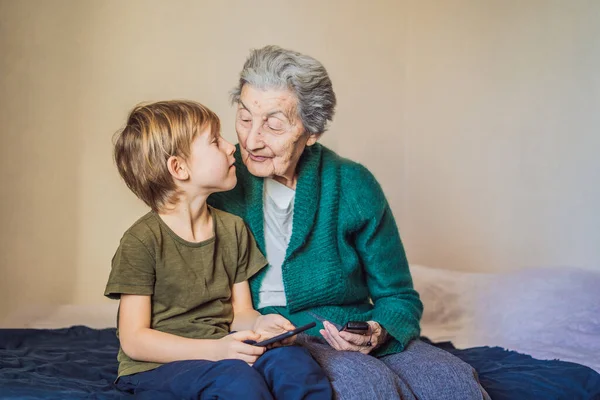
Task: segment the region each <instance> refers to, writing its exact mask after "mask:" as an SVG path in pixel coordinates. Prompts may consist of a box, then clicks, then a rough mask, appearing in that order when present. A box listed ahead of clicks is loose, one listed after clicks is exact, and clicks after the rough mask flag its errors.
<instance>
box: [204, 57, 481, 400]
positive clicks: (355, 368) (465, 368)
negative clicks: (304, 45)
mask: <svg viewBox="0 0 600 400" xmlns="http://www.w3.org/2000/svg"><path fill="white" fill-rule="evenodd" d="M231 99H232V103H233V104H234V105H235V106H236V107H237V116H236V122H235V127H236V131H237V135H238V139H239V145H238V146H239V147H238V149H237V151H236V154H235V156H236V160H237V162H236V167H237V177H238V184H237V186H236V188H235V189H233V190H231V191H229V192H226V193H219V194H215V195H213V196H212V197H211V199H210V200H209V202H210V203H212V204H213V205H215V206H216V207H218V208H221V209H223V210H226V211H229V212H231V213H233V214H236V215H239V216H241V217H242V218H243V219H244V220H245V221H246V223H247V224H248V225H249V227H250V229H251V230H252V232H253V233H254V236H255V238H256V241H257V242H258V244H259V247H260V249H261V250H262V251H263V253H265V254H266V256H267V259H268V261H269V266H268V267H267V268H265V269H263V270H262V271H261V272H259V273H258V274H257V275H255V276H254V278H253V279H252V280H251V281H250V286H251V290H252V298H253V302H254V305H255V307H256V308H257V309H258V310H259V311H261V312H262V313H279V314H281V315H283V316H284V317H286V318H288V319H289V320H290V321H291V322H292V323H294V324H295V325H304V324H307V323H309V322H312V321H315V322H317V327H316V328H314V329H313V330H311V331H308V335H306V336H302V337H300V338H299V339H298V343H299V344H301V345H303V346H306V347H307V348H308V349H309V350H310V352H311V353H312V355H313V357H314V358H315V359H316V360H317V361H318V362H319V363H320V364H321V365H322V367H323V368H324V369H325V371H326V373H327V374H328V376H329V378H330V380H331V382H332V385H333V388H334V390H335V392H336V395H337V397H338V398H344V399H347V398H353V399H394V398H402V399H461V400H464V399H482V398H485V399H487V398H489V397H488V396H487V394H486V393H485V391H484V390H483V389H482V388H481V386H480V385H479V383H478V381H477V377H476V373H475V371H474V370H473V369H472V368H471V367H470V366H469V365H468V364H465V363H463V362H462V361H461V360H459V359H458V358H455V357H454V356H452V355H450V354H449V353H447V352H445V351H443V350H439V349H437V348H435V347H433V346H430V345H428V344H425V343H424V342H421V341H419V339H418V335H419V320H420V317H421V313H422V304H421V301H420V300H419V295H418V294H417V292H416V291H415V290H414V289H413V285H412V279H411V275H410V272H409V268H408V263H407V260H406V256H405V253H404V249H403V246H402V243H401V241H400V237H399V235H398V229H397V227H396V223H395V221H394V217H393V215H392V212H391V210H390V207H389V205H388V203H387V201H386V199H385V196H384V194H383V192H382V190H381V187H380V186H379V184H378V183H377V181H376V180H375V178H374V177H373V175H372V174H371V173H370V172H369V171H368V170H367V169H366V168H365V167H363V166H362V165H360V164H357V163H355V162H352V161H349V160H346V159H344V158H342V157H340V156H338V155H337V154H336V153H334V152H333V151H331V150H329V149H328V148H326V147H324V146H322V145H320V144H319V143H318V142H317V141H318V140H319V138H320V137H321V135H322V134H323V132H325V130H326V128H327V123H328V122H329V121H331V120H332V118H333V114H334V109H335V105H336V98H335V94H334V92H333V89H332V85H331V80H330V79H329V76H328V74H327V71H326V70H325V68H324V67H323V65H321V63H319V62H318V61H317V60H315V59H314V58H312V57H309V56H307V55H303V54H300V53H297V52H294V51H290V50H285V49H282V48H279V47H276V46H267V47H264V48H262V49H258V50H254V51H252V52H251V54H250V56H249V57H248V59H247V60H246V63H245V64H244V68H243V70H242V72H241V75H240V80H239V84H238V86H237V87H236V88H235V89H234V90H233V92H232V96H231ZM348 321H363V322H368V324H369V331H368V332H367V333H366V334H365V335H361V334H358V333H350V332H348V331H343V330H340V328H341V326H342V325H344V324H345V323H346V322H348Z"/></svg>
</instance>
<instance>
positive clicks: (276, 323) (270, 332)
mask: <svg viewBox="0 0 600 400" xmlns="http://www.w3.org/2000/svg"><path fill="white" fill-rule="evenodd" d="M294 329H296V327H295V326H294V325H293V324H292V323H291V322H290V321H288V320H287V319H285V318H284V317H282V316H281V315H279V314H267V315H261V316H259V317H257V318H256V321H255V322H254V332H256V333H257V334H259V335H260V340H259V341H261V340H266V339H270V338H272V337H273V336H277V335H280V334H282V333H285V332H287V331H291V330H294ZM295 340H296V336H292V337H289V338H287V339H284V340H282V341H281V342H278V343H273V344H272V345H270V346H269V348H271V347H279V346H287V345H290V344H292V343H294V341H295Z"/></svg>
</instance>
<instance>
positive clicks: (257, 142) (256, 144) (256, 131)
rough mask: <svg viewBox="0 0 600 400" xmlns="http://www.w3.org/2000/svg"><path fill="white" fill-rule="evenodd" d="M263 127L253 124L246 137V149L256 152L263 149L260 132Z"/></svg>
mask: <svg viewBox="0 0 600 400" xmlns="http://www.w3.org/2000/svg"><path fill="white" fill-rule="evenodd" d="M260 129H261V125H260V124H253V125H252V128H250V131H249V132H248V136H247V137H246V149H248V150H256V149H260V148H261V147H262V135H261V132H260Z"/></svg>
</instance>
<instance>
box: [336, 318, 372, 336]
mask: <svg viewBox="0 0 600 400" xmlns="http://www.w3.org/2000/svg"><path fill="white" fill-rule="evenodd" d="M342 330H343V331H346V332H350V333H358V334H359V335H366V334H367V333H369V324H368V323H366V322H362V321H348V322H346V325H344V326H343V327H342Z"/></svg>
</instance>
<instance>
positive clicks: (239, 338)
mask: <svg viewBox="0 0 600 400" xmlns="http://www.w3.org/2000/svg"><path fill="white" fill-rule="evenodd" d="M244 340H254V341H259V340H260V335H258V334H256V333H254V332H252V331H240V332H236V333H232V334H229V335H227V336H224V337H222V338H221V339H219V340H218V341H217V342H218V343H219V346H218V348H217V349H216V350H217V359H219V360H225V359H237V360H242V361H245V362H247V363H248V364H250V365H252V364H254V363H255V362H256V360H258V357H260V356H261V355H262V354H263V353H264V352H265V351H266V350H267V349H266V348H265V347H258V346H252V345H251V344H247V343H244Z"/></svg>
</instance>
